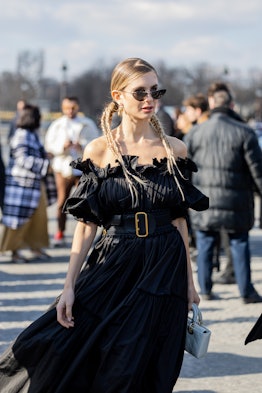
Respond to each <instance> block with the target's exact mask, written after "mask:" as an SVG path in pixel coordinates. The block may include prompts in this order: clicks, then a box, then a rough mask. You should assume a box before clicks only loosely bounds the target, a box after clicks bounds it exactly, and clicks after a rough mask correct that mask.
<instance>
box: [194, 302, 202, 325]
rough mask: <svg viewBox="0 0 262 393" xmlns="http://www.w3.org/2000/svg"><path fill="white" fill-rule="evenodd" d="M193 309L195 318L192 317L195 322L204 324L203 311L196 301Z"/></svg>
mask: <svg viewBox="0 0 262 393" xmlns="http://www.w3.org/2000/svg"><path fill="white" fill-rule="evenodd" d="M192 311H193V318H192V319H193V322H194V323H198V324H199V325H202V321H203V319H202V313H201V311H200V309H199V308H198V306H197V304H196V303H193V304H192Z"/></svg>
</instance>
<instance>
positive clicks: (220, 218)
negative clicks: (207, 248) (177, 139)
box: [185, 108, 262, 232]
mask: <svg viewBox="0 0 262 393" xmlns="http://www.w3.org/2000/svg"><path fill="white" fill-rule="evenodd" d="M223 109H224V108H221V111H220V110H219V108H216V110H215V111H213V113H212V112H211V116H210V118H209V120H207V121H206V122H204V123H203V124H201V125H199V126H197V127H194V129H192V131H190V133H189V134H188V135H187V138H186V140H185V143H186V144H187V147H188V156H189V158H191V159H192V160H193V161H194V162H195V163H196V165H197V167H198V172H197V173H194V174H193V177H192V183H193V184H194V185H195V186H196V187H198V188H199V189H200V190H201V191H202V192H203V193H204V194H205V195H207V196H208V197H209V202H210V207H209V209H208V210H206V211H203V212H194V211H190V217H191V221H192V227H193V228H194V229H198V230H204V231H207V230H220V229H221V228H225V229H226V230H227V231H228V232H247V231H248V230H250V229H251V228H252V227H253V225H254V185H255V188H256V190H257V191H258V192H259V193H260V195H262V152H261V149H260V147H259V144H258V139H257V136H256V134H255V132H254V130H253V129H251V128H250V127H249V126H248V125H246V124H245V123H243V122H240V121H237V120H235V119H234V118H233V117H231V116H229V115H228V114H227V113H226V111H224V110H223Z"/></svg>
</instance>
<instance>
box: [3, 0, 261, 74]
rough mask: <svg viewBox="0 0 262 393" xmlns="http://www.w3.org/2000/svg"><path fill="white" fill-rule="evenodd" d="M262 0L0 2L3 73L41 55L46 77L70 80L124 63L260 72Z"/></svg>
mask: <svg viewBox="0 0 262 393" xmlns="http://www.w3.org/2000/svg"><path fill="white" fill-rule="evenodd" d="M261 18H262V1H261V0H249V1H244V0H230V1H228V0H213V1H210V0H191V1H190V0H148V1H147V0H126V1H123V0H73V1H68V0H55V1H54V0H45V1H43V2H42V1H41V2H40V1H37V0H8V1H6V0H0V29H1V30H0V31H1V45H0V59H1V60H0V72H2V71H12V72H14V71H15V70H16V66H17V56H18V54H19V53H21V52H22V51H25V50H30V51H39V50H43V51H44V57H45V66H44V76H46V77H55V78H57V79H59V78H61V67H62V64H63V62H66V63H67V66H68V78H69V79H70V78H73V77H74V76H76V75H79V74H80V73H81V72H84V71H85V70H87V69H89V68H91V67H94V66H95V64H96V63H100V62H104V63H105V64H110V65H111V64H112V63H114V62H118V61H119V60H122V59H124V58H126V57H143V58H144V59H146V60H148V61H150V62H152V63H153V65H155V63H156V62H158V61H164V62H165V63H166V64H167V65H170V66H174V67H175V66H181V65H182V66H183V65H184V66H194V65H195V64H199V63H203V62H204V63H209V64H210V65H212V66H216V67H218V68H219V67H221V68H223V67H225V66H227V67H228V68H229V70H232V72H234V70H240V71H243V72H245V71H247V70H249V69H251V68H259V69H262V49H261V38H262V22H261Z"/></svg>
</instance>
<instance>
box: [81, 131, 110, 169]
mask: <svg viewBox="0 0 262 393" xmlns="http://www.w3.org/2000/svg"><path fill="white" fill-rule="evenodd" d="M106 151H107V143H106V138H105V136H100V137H98V138H95V139H93V140H92V141H91V142H90V143H88V145H86V147H85V150H84V154H83V160H86V159H88V158H89V159H90V160H92V161H93V162H94V163H95V164H96V165H100V163H101V161H102V160H103V157H104V154H105V153H106Z"/></svg>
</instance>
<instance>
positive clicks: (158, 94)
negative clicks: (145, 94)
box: [151, 89, 166, 100]
mask: <svg viewBox="0 0 262 393" xmlns="http://www.w3.org/2000/svg"><path fill="white" fill-rule="evenodd" d="M165 92H166V90H165V89H162V90H155V91H151V96H152V97H153V98H154V100H159V98H161V97H163V95H164V94H165Z"/></svg>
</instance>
